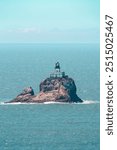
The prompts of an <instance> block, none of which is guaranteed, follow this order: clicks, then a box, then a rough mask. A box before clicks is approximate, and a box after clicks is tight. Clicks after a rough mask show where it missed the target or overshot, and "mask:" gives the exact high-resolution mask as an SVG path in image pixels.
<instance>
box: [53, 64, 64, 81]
mask: <svg viewBox="0 0 117 150" xmlns="http://www.w3.org/2000/svg"><path fill="white" fill-rule="evenodd" d="M50 77H52V78H65V77H67V75H65V72H61V67H60V63H59V62H56V63H55V67H54V72H53V73H51V74H50Z"/></svg>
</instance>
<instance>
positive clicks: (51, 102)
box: [0, 100, 100, 105]
mask: <svg viewBox="0 0 117 150" xmlns="http://www.w3.org/2000/svg"><path fill="white" fill-rule="evenodd" d="M98 103H100V102H99V101H95V100H83V102H82V103H65V102H53V101H50V102H44V103H21V102H15V103H5V102H0V105H45V104H46V105H50V104H62V105H63V104H65V105H84V104H85V105H86V104H98Z"/></svg>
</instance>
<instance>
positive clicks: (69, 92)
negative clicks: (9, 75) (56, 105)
mask: <svg viewBox="0 0 117 150" xmlns="http://www.w3.org/2000/svg"><path fill="white" fill-rule="evenodd" d="M39 88H40V92H39V94H37V95H34V91H33V89H32V87H28V88H26V89H24V90H23V92H22V93H21V94H19V95H18V96H17V97H16V98H15V99H13V100H11V101H10V103H13V102H22V103H23V102H25V103H43V102H50V101H53V102H69V103H71V102H83V101H82V100H81V99H80V98H79V97H78V96H77V94H76V85H75V83H74V80H73V79H72V78H69V77H68V76H66V77H50V78H47V79H45V80H44V81H43V82H41V83H40V86H39Z"/></svg>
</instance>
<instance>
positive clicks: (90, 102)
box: [82, 100, 99, 104]
mask: <svg viewBox="0 0 117 150" xmlns="http://www.w3.org/2000/svg"><path fill="white" fill-rule="evenodd" d="M97 103H99V101H95V100H84V101H83V103H82V104H97Z"/></svg>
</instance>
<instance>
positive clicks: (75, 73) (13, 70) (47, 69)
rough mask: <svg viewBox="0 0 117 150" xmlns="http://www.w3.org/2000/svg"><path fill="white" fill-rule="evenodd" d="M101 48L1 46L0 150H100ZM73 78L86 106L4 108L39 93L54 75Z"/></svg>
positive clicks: (62, 104)
mask: <svg viewBox="0 0 117 150" xmlns="http://www.w3.org/2000/svg"><path fill="white" fill-rule="evenodd" d="M99 49H100V48H99V44H0V150H99V147H100V102H99V101H100V63H99V62H100V51H99ZM57 61H59V62H60V65H61V70H62V71H65V73H66V74H67V75H68V76H69V77H72V78H73V79H74V81H75V84H76V86H77V94H78V96H79V97H80V98H81V99H83V100H84V103H83V104H65V103H46V104H4V102H5V101H8V100H10V99H13V98H14V97H16V96H17V95H18V94H19V93H21V92H22V90H23V89H24V88H25V87H28V86H32V87H33V89H34V91H35V93H38V91H39V83H40V82H41V81H42V80H44V79H45V78H47V77H49V76H50V73H52V72H53V71H54V65H55V63H56V62H57Z"/></svg>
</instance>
